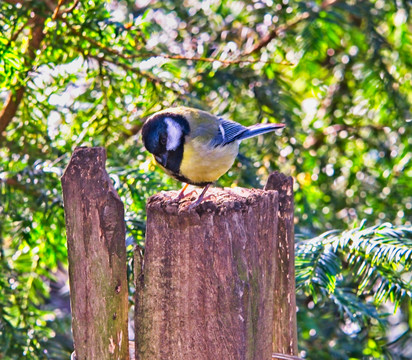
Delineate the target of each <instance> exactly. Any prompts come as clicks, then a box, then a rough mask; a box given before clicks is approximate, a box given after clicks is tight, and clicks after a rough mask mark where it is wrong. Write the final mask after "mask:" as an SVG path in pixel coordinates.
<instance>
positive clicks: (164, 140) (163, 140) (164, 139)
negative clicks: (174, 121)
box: [160, 136, 167, 145]
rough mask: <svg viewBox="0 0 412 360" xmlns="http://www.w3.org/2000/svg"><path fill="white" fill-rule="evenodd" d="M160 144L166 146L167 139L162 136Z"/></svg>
mask: <svg viewBox="0 0 412 360" xmlns="http://www.w3.org/2000/svg"><path fill="white" fill-rule="evenodd" d="M160 143H161V144H162V145H166V143H167V139H166V138H165V137H164V136H162V137H161V138H160Z"/></svg>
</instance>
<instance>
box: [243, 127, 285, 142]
mask: <svg viewBox="0 0 412 360" xmlns="http://www.w3.org/2000/svg"><path fill="white" fill-rule="evenodd" d="M284 127H285V124H256V125H252V126H249V127H248V128H247V130H246V131H244V132H243V133H242V134H240V135H239V137H238V138H237V139H236V140H245V139H249V138H251V137H254V136H258V135H262V134H266V133H268V132H271V131H275V130H277V129H282V128H284Z"/></svg>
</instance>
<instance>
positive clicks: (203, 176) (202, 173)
mask: <svg viewBox="0 0 412 360" xmlns="http://www.w3.org/2000/svg"><path fill="white" fill-rule="evenodd" d="M284 127H285V124H274V123H268V124H256V125H252V126H249V127H246V126H243V125H241V124H239V123H237V122H235V121H231V120H226V119H224V118H222V117H219V116H216V115H213V114H211V113H209V112H207V111H203V110H200V109H195V108H191V107H184V106H180V107H171V108H167V109H164V110H161V111H159V112H157V113H155V114H153V115H152V116H150V117H149V118H148V119H147V120H146V122H145V123H144V124H143V127H142V140H143V144H144V146H145V148H146V150H147V151H148V152H150V153H151V154H152V155H153V157H154V160H155V162H156V163H157V165H158V166H160V168H162V169H163V170H164V171H165V172H166V173H167V174H168V175H170V176H171V177H173V178H175V179H176V180H178V181H181V182H183V183H185V184H186V185H185V186H184V187H183V188H182V190H181V191H180V193H179V194H178V196H177V197H176V198H175V199H177V200H181V199H182V198H184V197H186V196H187V195H188V194H187V195H185V194H184V192H185V190H186V188H187V187H188V185H189V184H191V185H195V186H199V187H204V189H203V191H202V193H201V194H200V195H199V197H198V198H197V200H196V201H195V202H193V203H192V204H191V205H190V207H195V206H197V205H198V204H200V203H201V202H202V200H203V199H204V196H205V193H206V191H207V190H208V188H209V187H210V185H211V184H213V183H214V182H216V181H217V180H218V179H219V178H220V177H221V176H222V175H223V174H225V173H226V172H227V171H228V170H229V169H230V168H231V167H232V165H233V163H234V161H235V159H236V156H237V155H238V152H239V143H240V142H241V141H242V140H245V139H248V138H251V137H254V136H258V135H261V134H265V133H268V132H271V131H275V130H277V129H282V128H284Z"/></svg>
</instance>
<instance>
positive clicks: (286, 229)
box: [265, 172, 298, 359]
mask: <svg viewBox="0 0 412 360" xmlns="http://www.w3.org/2000/svg"><path fill="white" fill-rule="evenodd" d="M265 190H277V191H278V193H279V215H278V224H279V227H278V240H277V241H276V244H277V248H276V252H275V257H276V258H275V279H276V286H275V296H274V299H275V307H274V309H275V321H274V323H273V329H274V331H273V352H274V356H273V358H274V359H277V357H276V355H275V354H286V355H297V354H298V338H297V325H296V295H295V292H296V289H295V239H294V215H293V212H294V204H293V178H292V177H287V176H285V175H283V174H280V173H278V172H274V173H272V174H271V175H270V176H269V179H268V182H267V184H266V186H265ZM279 359H283V358H282V357H279Z"/></svg>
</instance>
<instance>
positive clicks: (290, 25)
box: [242, 0, 340, 57]
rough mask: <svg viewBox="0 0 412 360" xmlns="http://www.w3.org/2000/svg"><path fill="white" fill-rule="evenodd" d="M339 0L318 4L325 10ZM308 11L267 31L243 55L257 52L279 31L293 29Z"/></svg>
mask: <svg viewBox="0 0 412 360" xmlns="http://www.w3.org/2000/svg"><path fill="white" fill-rule="evenodd" d="M339 1H340V0H324V1H323V3H322V5H321V6H320V8H321V10H325V9H326V8H328V7H330V6H333V5H334V4H336V3H338V2H339ZM309 16H310V13H309V12H308V11H305V12H303V13H301V14H299V15H298V16H297V17H296V18H295V19H293V20H291V21H289V22H288V23H286V24H283V25H279V26H278V27H276V28H274V29H272V30H271V31H270V32H268V33H267V34H266V35H265V36H264V37H263V38H262V39H261V40H260V41H259V42H258V43H257V44H255V45H253V46H252V47H251V48H250V49H248V50H246V51H245V52H244V53H243V55H242V57H243V56H248V55H251V54H253V53H255V52H258V51H259V50H261V49H262V48H264V47H265V46H267V45H268V44H269V43H270V42H271V41H272V40H273V39H275V38H276V37H278V36H279V35H280V34H281V33H283V32H285V31H287V30H291V29H293V28H294V27H295V26H296V25H298V24H299V23H300V22H301V21H303V20H306V19H307V18H309Z"/></svg>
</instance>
